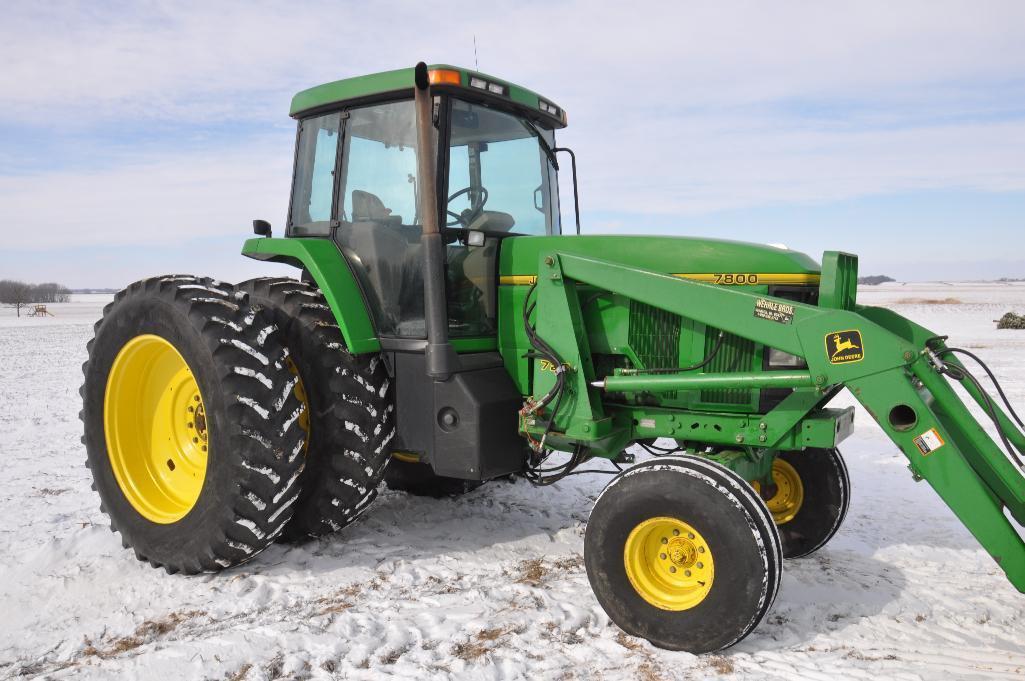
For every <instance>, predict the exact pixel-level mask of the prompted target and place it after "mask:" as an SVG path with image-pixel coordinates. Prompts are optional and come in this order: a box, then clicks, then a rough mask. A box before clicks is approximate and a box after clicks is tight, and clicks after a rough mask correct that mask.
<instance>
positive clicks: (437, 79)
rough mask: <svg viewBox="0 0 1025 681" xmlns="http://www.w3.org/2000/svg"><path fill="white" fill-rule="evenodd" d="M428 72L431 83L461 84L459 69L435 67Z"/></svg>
mask: <svg viewBox="0 0 1025 681" xmlns="http://www.w3.org/2000/svg"><path fill="white" fill-rule="evenodd" d="M427 73H428V75H429V76H430V79H431V85H459V84H461V81H462V78H460V76H459V72H458V71H451V70H449V69H435V70H433V71H428V72H427Z"/></svg>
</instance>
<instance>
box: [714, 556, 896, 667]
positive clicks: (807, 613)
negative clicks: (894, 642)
mask: <svg viewBox="0 0 1025 681" xmlns="http://www.w3.org/2000/svg"><path fill="white" fill-rule="evenodd" d="M843 543H844V542H842V541H841V542H837V546H835V547H834V546H827V547H825V548H823V549H821V550H820V551H818V552H817V553H814V554H812V555H811V556H808V557H806V558H798V559H794V560H787V561H785V562H784V566H783V581H782V583H781V584H780V590H779V593H778V595H777V596H776V602H775V603H774V604H773V606H772V608H771V609H770V610H769V612H768V614H767V615H766V616H765V619H764V620H762V623H761V624H760V625H759V626H758V628H757V629H755V631H754V632H753V633H752V634H751V636H749V637H748V638H747V639H745V640H744V641H742V642H741V643H740V644H739V645H737V646H736V647H735V648H734V649H733V650H736V651H737V652H748V653H756V652H768V651H779V649H780V647H781V646H782V647H790V646H800V645H804V644H806V643H808V642H809V641H811V640H813V639H815V638H816V637H817V636H820V635H822V634H824V633H825V634H829V635H833V636H836V635H837V634H838V632H842V630H843V629H845V628H846V627H848V626H851V625H854V624H857V623H859V622H860V621H862V620H863V619H865V618H870V617H874V616H878V615H880V614H881V613H882V612H883V611H884V610H886V608H887V606H890V605H891V604H893V603H894V602H896V601H898V600H899V599H900V597H901V594H902V593H903V592H904V590H905V589H906V588H907V585H908V581H907V576H906V575H905V573H904V571H903V570H901V569H900V568H898V567H896V566H895V565H893V564H892V563H887V562H885V561H883V560H879V559H877V558H875V557H873V556H870V555H866V554H865V553H864V552H861V551H857V550H851V549H848V548H844V547H843Z"/></svg>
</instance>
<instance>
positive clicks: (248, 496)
mask: <svg viewBox="0 0 1025 681" xmlns="http://www.w3.org/2000/svg"><path fill="white" fill-rule="evenodd" d="M88 354H89V359H88V361H87V362H86V363H85V364H84V365H83V371H84V373H85V382H84V384H83V386H82V390H81V394H82V398H83V409H82V413H81V417H82V420H83V422H84V428H85V434H84V437H83V438H82V441H83V443H84V444H85V446H86V451H87V454H88V459H87V462H86V464H87V465H88V467H89V468H90V469H91V471H92V475H93V488H94V489H95V490H96V491H97V492H98V493H99V496H100V508H101V510H103V512H104V513H106V514H107V515H108V516H109V518H110V527H111V530H112V531H118V532H120V533H121V538H122V543H123V545H124V546H125V547H126V548H128V547H130V548H132V549H133V550H134V551H135V554H136V556H137V557H138V558H139V560H143V561H148V562H149V563H150V564H152V565H153V566H154V567H157V566H159V567H163V568H165V569H166V570H167V571H168V572H172V573H173V572H184V573H188V574H192V573H197V572H203V571H211V570H218V569H221V568H225V567H229V566H232V565H237V564H239V563H243V562H246V561H248V560H250V559H252V558H253V557H254V556H255V555H257V554H258V553H260V552H261V551H262V550H263V549H265V548H266V547H267V546H268V545H269V544H270V543H271V542H272V541H273V540H274V538H275V537H276V536H277V535H278V534H279V533H280V532H281V531H282V529H283V528H284V526H285V525H286V523H287V522H288V521H289V518H290V517H291V514H292V508H293V505H294V503H295V501H296V499H297V498H298V494H299V485H298V478H299V474H300V472H301V471H302V469H303V465H304V462H303V457H302V448H303V434H302V431H301V430H300V429H299V428H298V426H297V425H296V423H297V421H298V419H299V418H300V416H301V415H302V412H303V407H302V405H301V404H300V403H299V402H298V401H297V400H296V399H295V397H294V396H293V394H292V389H293V386H294V384H295V379H294V378H293V377H292V376H291V374H290V373H289V372H288V369H287V367H286V364H285V363H286V359H287V357H288V352H287V350H286V349H285V347H284V345H283V344H282V343H281V340H280V338H279V335H278V332H277V329H276V328H275V326H274V323H273V321H272V320H271V319H270V318H268V317H267V316H266V315H265V314H263V313H261V312H259V311H258V310H255V309H253V308H251V307H250V306H249V302H248V299H247V297H246V296H245V295H244V294H242V293H239V292H237V291H235V290H234V288H233V287H232V286H230V285H228V284H222V283H221V282H218V281H215V280H212V279H205V278H199V277H193V276H188V275H176V276H166V277H159V278H153V279H146V280H144V281H140V282H136V283H134V284H132V285H130V286H129V287H128V288H127V289H125V290H123V291H121V292H120V293H118V294H117V296H116V297H115V299H114V302H112V303H111V304H110V305H108V306H107V307H106V308H105V309H104V311H103V317H102V319H101V320H100V321H99V322H97V324H96V327H95V336H94V338H93V339H92V340H91V341H90V342H89V345H88Z"/></svg>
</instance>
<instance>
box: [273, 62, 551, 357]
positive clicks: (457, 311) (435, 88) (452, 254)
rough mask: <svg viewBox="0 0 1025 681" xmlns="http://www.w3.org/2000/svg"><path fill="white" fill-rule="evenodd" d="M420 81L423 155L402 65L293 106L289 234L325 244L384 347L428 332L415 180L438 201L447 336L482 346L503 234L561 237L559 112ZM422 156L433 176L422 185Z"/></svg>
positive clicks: (457, 83) (441, 76) (456, 80)
mask: <svg viewBox="0 0 1025 681" xmlns="http://www.w3.org/2000/svg"><path fill="white" fill-rule="evenodd" d="M428 73H429V78H430V80H431V100H432V101H431V104H432V112H431V114H432V115H431V120H430V122H429V125H430V128H431V130H430V137H431V138H432V139H431V140H430V141H431V144H430V148H429V149H421V146H422V145H421V144H419V143H418V135H417V119H416V110H415V106H414V98H413V88H412V85H413V74H412V70H411V69H406V70H404V71H395V72H389V73H383V74H377V75H373V76H366V77H363V78H355V79H349V80H344V81H339V82H336V83H329V84H327V85H322V86H319V87H316V88H313V89H312V90H307V91H305V92H302V93H300V94H298V95H297V96H296V97H295V100H294V101H293V107H292V114H293V116H295V117H297V118H298V119H299V133H298V141H297V150H296V161H295V174H294V179H293V188H292V200H291V207H290V210H289V219H288V225H287V235H288V236H290V237H326V238H330V239H332V240H334V241H335V242H336V243H337V245H338V247H339V249H341V251H342V253H343V254H344V255H345V257H346V261H347V262H348V264H349V267H350V268H351V269H352V272H353V274H354V276H355V277H356V279H357V280H358V282H359V284H360V288H361V290H362V293H363V296H364V298H365V301H366V304H367V307H368V308H369V310H370V314H371V317H372V319H373V323H374V325H375V327H376V329H377V332H378V334H379V337H380V338H381V339H382V341H383V342H384V343H385V344H387V342H388V341H387V339H398V340H402V341H410V340H423V339H426V337H427V328H426V320H425V308H424V281H425V275H424V256H423V253H422V250H421V249H422V243H421V242H422V236H423V226H424V215H423V209H422V201H421V196H420V193H421V192H423V191H424V187H425V186H426V185H427V182H425V179H430V180H431V182H430V184H431V185H432V186H433V187H434V188H435V189H434V191H435V192H436V194H437V199H436V205H437V207H438V216H437V219H438V224H439V232H440V233H441V236H442V240H443V242H444V258H443V265H444V286H445V291H444V293H445V301H446V307H447V312H446V314H445V318H446V319H447V323H448V332H449V335H450V336H451V337H452V338H487V337H494V335H495V333H496V328H497V322H496V287H497V254H498V244H499V242H500V241H501V240H502V239H503V238H506V237H508V236H513V235H553V234H559V233H560V225H559V200H558V196H559V192H558V178H557V174H556V170H557V162H556V159H555V153H554V151H553V149H554V147H555V133H554V131H555V129H556V128H560V127H563V126H564V125H565V116H564V115H563V114H562V112H561V110H560V109H558V108H556V107H555V106H554V105H552V104H550V103H548V102H547V101H545V100H543V99H542V98H540V97H538V96H537V95H534V94H533V93H529V92H527V91H526V90H523V89H522V88H518V87H516V86H514V85H511V84H509V83H506V82H504V81H499V80H497V79H495V78H492V77H490V76H485V75H483V74H479V73H475V72H471V71H465V70H459V69H454V68H452V67H430V69H429V71H428ZM401 81H404V82H403V84H404V85H405V87H401V88H399V87H395V84H396V83H397V82H401ZM422 154H425V155H427V156H428V157H429V159H428V164H427V167H429V169H430V172H431V173H432V174H433V175H434V177H433V178H424V177H421V174H422V173H421V171H420V167H421V166H420V161H421V159H420V156H421V155H422ZM406 345H407V346H408V343H406Z"/></svg>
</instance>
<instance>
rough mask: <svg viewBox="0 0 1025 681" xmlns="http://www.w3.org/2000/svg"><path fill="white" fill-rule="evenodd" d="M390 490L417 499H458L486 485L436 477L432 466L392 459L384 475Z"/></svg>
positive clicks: (477, 481) (479, 482)
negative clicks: (410, 495)
mask: <svg viewBox="0 0 1025 681" xmlns="http://www.w3.org/2000/svg"><path fill="white" fill-rule="evenodd" d="M384 482H385V484H386V485H387V486H388V489H391V490H395V491H398V492H405V493H406V494H412V495H413V496H417V497H434V498H435V499H441V498H443V497H458V496H461V495H463V494H466V493H467V492H471V491H473V490H475V489H477V488H478V487H480V486H481V485H483V484H484V482H483V481H481V480H462V479H460V478H449V477H446V476H444V475H436V474H435V473H434V469H433V468H431V466H430V464H426V463H420V462H419V461H402V460H400V459H397V458H395V457H392V462H391V463H390V464H388V470H387V471H385V473H384Z"/></svg>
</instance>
